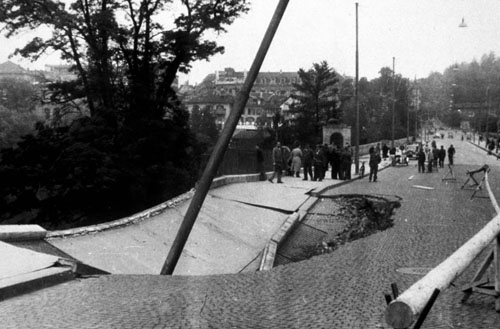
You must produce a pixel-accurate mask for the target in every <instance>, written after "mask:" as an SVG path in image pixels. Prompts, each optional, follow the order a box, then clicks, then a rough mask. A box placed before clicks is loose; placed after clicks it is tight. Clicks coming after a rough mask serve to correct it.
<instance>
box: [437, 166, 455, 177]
mask: <svg viewBox="0 0 500 329" xmlns="http://www.w3.org/2000/svg"><path fill="white" fill-rule="evenodd" d="M448 168H449V169H448V172H447V173H446V175H444V176H443V178H441V180H457V179H456V178H455V174H454V173H453V165H451V164H449V165H448ZM448 176H450V177H448Z"/></svg>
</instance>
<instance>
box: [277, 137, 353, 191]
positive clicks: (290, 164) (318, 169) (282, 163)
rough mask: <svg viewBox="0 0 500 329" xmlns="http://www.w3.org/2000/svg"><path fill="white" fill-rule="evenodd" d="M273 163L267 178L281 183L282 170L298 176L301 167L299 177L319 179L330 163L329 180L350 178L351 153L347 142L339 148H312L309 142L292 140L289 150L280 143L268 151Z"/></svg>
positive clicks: (334, 146) (332, 145) (318, 146)
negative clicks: (302, 174)
mask: <svg viewBox="0 0 500 329" xmlns="http://www.w3.org/2000/svg"><path fill="white" fill-rule="evenodd" d="M272 160H273V166H274V172H273V175H272V176H271V177H270V178H269V179H268V180H269V182H271V183H273V181H274V178H277V182H278V183H283V181H282V180H281V177H282V175H283V172H285V173H287V174H289V175H291V176H295V177H298V178H300V177H301V176H300V172H301V169H302V168H303V173H304V178H303V180H309V179H311V180H312V181H320V182H321V181H322V180H323V179H325V175H326V172H327V171H328V168H329V166H331V178H332V179H342V180H348V179H351V164H352V153H351V149H350V147H349V145H346V146H345V147H343V148H341V147H339V146H337V145H335V144H330V145H327V144H318V145H316V147H315V148H314V149H312V148H311V147H310V145H309V144H304V146H302V145H301V144H300V143H299V142H295V143H294V146H293V148H292V150H290V149H289V148H288V147H287V146H284V145H281V143H280V142H277V143H276V146H275V147H274V148H273V151H272Z"/></svg>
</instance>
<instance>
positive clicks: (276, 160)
mask: <svg viewBox="0 0 500 329" xmlns="http://www.w3.org/2000/svg"><path fill="white" fill-rule="evenodd" d="M283 153H284V152H283V148H282V147H281V143H280V142H277V143H276V146H275V147H274V148H273V166H274V172H273V175H272V176H271V177H270V178H269V179H268V181H269V182H271V183H272V182H273V179H274V177H278V183H280V184H281V183H283V181H282V180H281V175H282V173H283V170H284V169H285V168H286V160H285V158H284V154H283Z"/></svg>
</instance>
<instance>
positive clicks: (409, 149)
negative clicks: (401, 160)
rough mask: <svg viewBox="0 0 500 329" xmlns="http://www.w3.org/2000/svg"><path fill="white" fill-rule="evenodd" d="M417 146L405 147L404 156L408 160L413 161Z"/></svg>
mask: <svg viewBox="0 0 500 329" xmlns="http://www.w3.org/2000/svg"><path fill="white" fill-rule="evenodd" d="M417 149H418V144H410V145H408V146H406V150H405V154H406V156H407V157H408V158H410V159H415V158H416V157H417Z"/></svg>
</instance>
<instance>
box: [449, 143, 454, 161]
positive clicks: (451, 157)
mask: <svg viewBox="0 0 500 329" xmlns="http://www.w3.org/2000/svg"><path fill="white" fill-rule="evenodd" d="M454 156H455V148H454V147H453V144H451V145H450V147H448V163H449V164H450V165H452V166H453V157H454Z"/></svg>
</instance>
